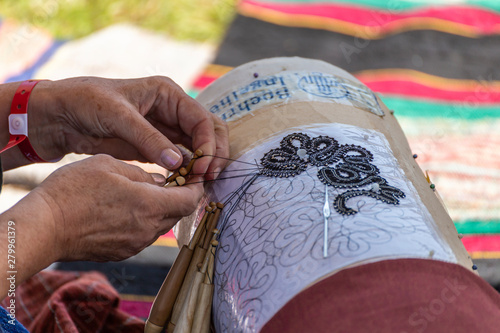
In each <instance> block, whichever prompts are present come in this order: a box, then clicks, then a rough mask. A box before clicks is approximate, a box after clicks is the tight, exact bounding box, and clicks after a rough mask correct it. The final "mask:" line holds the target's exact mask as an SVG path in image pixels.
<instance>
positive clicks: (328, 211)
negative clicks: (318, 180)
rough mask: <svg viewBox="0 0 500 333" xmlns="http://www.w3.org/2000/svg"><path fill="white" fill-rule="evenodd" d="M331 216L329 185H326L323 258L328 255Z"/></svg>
mask: <svg viewBox="0 0 500 333" xmlns="http://www.w3.org/2000/svg"><path fill="white" fill-rule="evenodd" d="M329 217H330V203H329V202H328V185H325V205H324V206H323V218H324V220H325V221H324V228H325V230H324V232H323V258H326V257H327V256H328V218H329Z"/></svg>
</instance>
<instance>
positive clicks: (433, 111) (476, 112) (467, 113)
mask: <svg viewBox="0 0 500 333" xmlns="http://www.w3.org/2000/svg"><path fill="white" fill-rule="evenodd" d="M380 97H381V98H382V101H383V102H384V104H385V105H387V107H388V108H389V109H391V110H394V113H395V115H396V116H404V117H414V118H450V119H463V120H480V119H485V118H500V105H494V106H483V105H480V104H479V105H471V104H466V103H454V104H451V103H439V102H429V101H422V100H414V99H407V98H398V97H387V96H380Z"/></svg>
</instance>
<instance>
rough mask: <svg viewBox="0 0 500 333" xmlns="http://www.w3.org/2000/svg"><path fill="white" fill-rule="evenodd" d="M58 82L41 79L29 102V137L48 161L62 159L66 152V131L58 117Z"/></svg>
mask: <svg viewBox="0 0 500 333" xmlns="http://www.w3.org/2000/svg"><path fill="white" fill-rule="evenodd" d="M56 87H57V84H56V83H55V82H52V81H41V82H39V83H38V84H37V86H36V89H34V90H33V92H32V93H31V96H30V103H29V104H28V137H29V139H30V142H31V145H32V146H33V148H34V150H35V151H36V152H37V154H38V155H39V156H40V157H42V158H43V159H44V160H46V161H53V160H57V159H60V158H61V157H62V156H64V155H65V153H64V149H63V147H64V131H63V125H62V122H61V121H60V120H59V119H58V115H57V111H58V110H59V109H60V108H59V106H58V103H59V101H58V99H57V98H56V89H57V88H56Z"/></svg>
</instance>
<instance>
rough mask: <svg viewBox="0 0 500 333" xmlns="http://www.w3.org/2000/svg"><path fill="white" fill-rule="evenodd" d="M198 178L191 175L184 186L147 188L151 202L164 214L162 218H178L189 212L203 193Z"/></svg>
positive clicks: (193, 208)
mask: <svg viewBox="0 0 500 333" xmlns="http://www.w3.org/2000/svg"><path fill="white" fill-rule="evenodd" d="M200 179H201V178H200V177H193V179H192V180H190V184H189V185H185V186H173V187H168V188H164V187H154V188H149V191H150V192H149V193H150V195H149V197H150V198H151V204H152V205H154V207H156V209H158V210H159V211H160V212H162V214H164V218H173V219H178V218H181V217H183V216H187V215H189V214H191V213H192V212H193V211H194V210H195V209H196V207H197V205H198V202H199V201H200V199H201V197H202V195H203V183H202V181H200ZM191 181H193V183H191Z"/></svg>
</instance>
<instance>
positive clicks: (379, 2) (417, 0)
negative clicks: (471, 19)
mask: <svg viewBox="0 0 500 333" xmlns="http://www.w3.org/2000/svg"><path fill="white" fill-rule="evenodd" d="M260 1H262V0H260ZM262 2H265V1H262ZM270 2H280V3H287V2H288V3H294V4H297V3H303V4H313V3H345V4H352V5H356V6H367V7H374V8H377V9H382V10H388V11H395V12H397V11H400V10H406V9H413V8H418V7H423V6H436V1H435V0H400V1H387V0H338V1H336V0H323V1H321V2H319V1H318V0H272V1H270ZM439 5H441V6H447V5H458V6H460V5H462V6H464V5H471V6H475V7H483V8H485V9H491V10H496V11H500V1H497V0H464V1H460V2H450V3H444V2H441V3H440V4H439Z"/></svg>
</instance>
